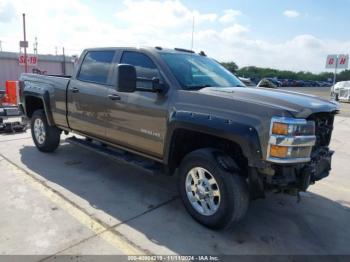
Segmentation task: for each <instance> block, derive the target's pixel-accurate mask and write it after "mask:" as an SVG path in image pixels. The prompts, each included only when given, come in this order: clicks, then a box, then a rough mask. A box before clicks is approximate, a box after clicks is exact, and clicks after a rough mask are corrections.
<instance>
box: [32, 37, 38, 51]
mask: <svg viewBox="0 0 350 262" xmlns="http://www.w3.org/2000/svg"><path fill="white" fill-rule="evenodd" d="M33 49H34V54H35V55H37V54H38V38H37V37H35V42H34V45H33Z"/></svg>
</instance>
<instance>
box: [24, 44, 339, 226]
mask: <svg viewBox="0 0 350 262" xmlns="http://www.w3.org/2000/svg"><path fill="white" fill-rule="evenodd" d="M20 86H21V92H20V93H21V105H20V106H21V108H22V110H23V111H24V112H25V115H26V116H27V117H28V118H29V119H30V121H31V130H32V137H33V140H34V143H35V145H36V147H37V148H38V149H39V150H40V151H42V152H53V151H54V150H55V149H56V148H57V147H58V146H59V143H60V135H61V133H62V132H64V133H66V134H68V133H69V132H73V133H75V134H78V135H80V137H81V136H83V140H84V141H85V142H84V143H85V144H84V145H85V146H86V147H90V148H96V151H97V150H99V149H98V148H97V147H99V146H101V147H103V148H104V149H103V150H104V151H103V152H104V153H105V154H107V153H108V152H110V153H111V154H112V153H113V152H119V153H118V154H119V155H118V154H117V155H118V156H119V157H123V156H125V154H126V155H127V156H128V157H127V158H124V159H127V160H128V161H131V159H133V158H135V159H140V158H141V159H143V160H144V161H141V160H138V161H136V162H135V161H134V162H133V163H140V165H143V164H144V163H145V161H146V162H147V161H148V162H149V163H153V164H152V165H147V167H148V168H155V169H156V167H157V169H158V170H160V171H161V172H160V173H162V174H166V175H167V174H168V175H172V174H176V175H177V176H178V188H179V195H180V197H181V199H182V201H183V203H184V206H185V208H186V209H187V211H188V212H189V213H190V215H191V216H192V217H193V218H194V219H196V220H197V221H198V222H200V223H202V224H203V225H205V226H207V227H209V228H212V229H220V228H224V227H227V226H229V225H231V224H235V223H237V222H238V221H239V220H241V219H242V218H243V217H244V215H245V213H246V211H247V208H248V205H249V202H250V201H251V200H253V199H257V198H264V197H265V195H266V194H267V193H269V192H281V193H289V194H292V195H298V194H299V192H300V191H305V190H307V188H308V186H309V185H310V184H313V183H315V182H316V181H318V180H320V179H322V178H324V177H326V176H328V174H329V172H330V169H331V158H332V154H333V151H331V150H330V149H329V144H330V140H331V134H332V129H333V120H334V116H335V114H336V113H337V112H338V105H337V103H335V102H331V101H327V100H323V99H321V98H318V97H315V96H310V95H303V94H297V93H292V92H286V91H279V90H277V89H274V90H271V89H265V88H248V87H245V86H244V84H243V83H242V82H241V81H240V80H239V79H238V78H236V77H235V76H234V75H233V74H231V73H230V72H229V71H228V70H226V69H225V68H224V67H222V66H221V65H220V64H219V63H218V62H216V60H214V59H211V58H209V57H207V56H206V54H205V53H204V52H200V53H199V54H197V53H195V52H193V51H191V50H185V49H179V48H175V49H165V48H162V47H145V48H97V49H87V50H85V51H84V52H83V53H82V55H81V57H80V59H79V61H78V64H77V66H76V69H75V72H74V75H73V76H72V77H59V76H45V75H35V74H22V75H21V77H20ZM78 137H79V136H78ZM107 149H108V150H107ZM115 149H116V150H115ZM101 150H102V149H101ZM120 152H125V154H122V153H120ZM145 166H146V165H145ZM125 175H127V174H125Z"/></svg>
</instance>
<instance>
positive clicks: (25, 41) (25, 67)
mask: <svg viewBox="0 0 350 262" xmlns="http://www.w3.org/2000/svg"><path fill="white" fill-rule="evenodd" d="M23 38H24V39H23V40H24V43H25V44H24V72H25V73H27V72H28V64H27V44H26V43H27V35H26V14H23Z"/></svg>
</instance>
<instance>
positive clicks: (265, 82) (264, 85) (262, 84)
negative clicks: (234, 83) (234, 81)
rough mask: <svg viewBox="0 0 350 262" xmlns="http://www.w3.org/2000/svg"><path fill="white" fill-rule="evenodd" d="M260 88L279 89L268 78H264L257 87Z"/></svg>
mask: <svg viewBox="0 0 350 262" xmlns="http://www.w3.org/2000/svg"><path fill="white" fill-rule="evenodd" d="M257 87H258V88H277V86H276V85H275V84H274V82H272V81H270V80H269V79H268V78H263V79H261V80H260V82H259V83H258V85H257Z"/></svg>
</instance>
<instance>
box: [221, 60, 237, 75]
mask: <svg viewBox="0 0 350 262" xmlns="http://www.w3.org/2000/svg"><path fill="white" fill-rule="evenodd" d="M221 65H222V66H224V67H225V68H226V69H227V70H228V71H230V72H231V73H233V74H234V73H236V71H237V70H238V65H237V64H236V63H235V62H222V63H221Z"/></svg>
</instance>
